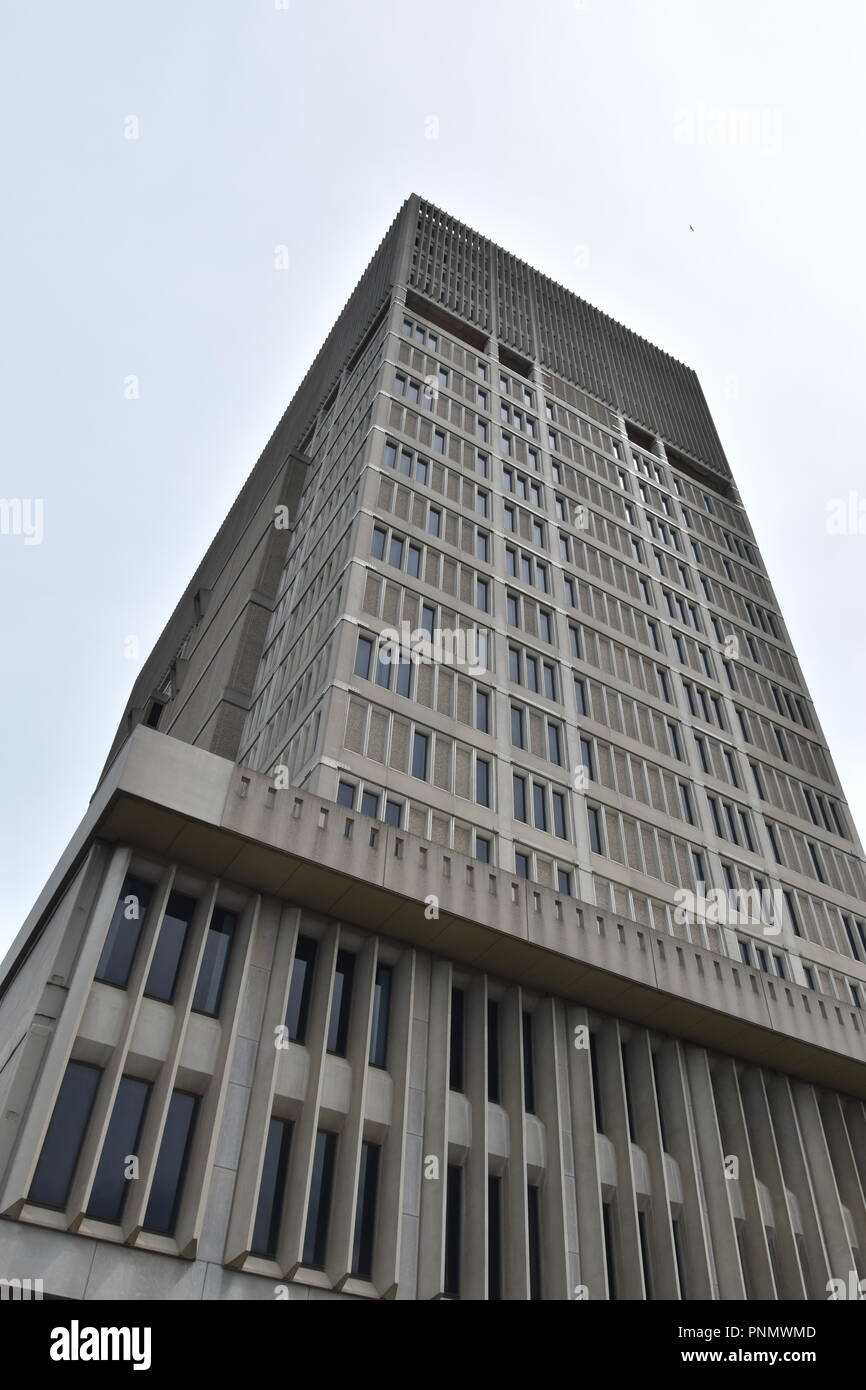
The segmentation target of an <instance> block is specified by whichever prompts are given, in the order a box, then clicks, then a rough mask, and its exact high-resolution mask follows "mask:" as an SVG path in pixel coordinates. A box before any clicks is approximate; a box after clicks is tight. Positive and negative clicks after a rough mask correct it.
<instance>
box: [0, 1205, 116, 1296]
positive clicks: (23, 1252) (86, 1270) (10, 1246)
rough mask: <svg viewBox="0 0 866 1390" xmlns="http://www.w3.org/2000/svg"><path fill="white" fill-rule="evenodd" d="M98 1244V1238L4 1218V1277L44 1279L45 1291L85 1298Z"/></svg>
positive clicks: (0, 1237) (0, 1268)
mask: <svg viewBox="0 0 866 1390" xmlns="http://www.w3.org/2000/svg"><path fill="white" fill-rule="evenodd" d="M96 1248H97V1247H96V1242H95V1241H92V1240H86V1239H85V1238H84V1237H79V1238H77V1239H76V1240H70V1239H69V1236H68V1235H67V1234H66V1232H65V1231H46V1230H43V1229H42V1228H40V1227H39V1226H31V1225H30V1224H29V1223H26V1222H21V1223H19V1222H16V1221H0V1278H2V1279H31V1280H34V1279H41V1280H42V1291H43V1293H46V1294H53V1295H54V1296H55V1297H57V1298H84V1296H85V1294H84V1291H85V1289H86V1287H87V1280H88V1277H89V1274H90V1268H91V1265H92V1263H93V1256H94V1254H95V1251H96Z"/></svg>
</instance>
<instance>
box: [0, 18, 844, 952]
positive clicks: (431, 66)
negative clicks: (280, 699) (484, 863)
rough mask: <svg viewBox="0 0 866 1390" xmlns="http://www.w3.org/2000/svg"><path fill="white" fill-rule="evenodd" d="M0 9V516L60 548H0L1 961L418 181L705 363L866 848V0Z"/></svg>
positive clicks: (536, 261) (15, 543)
mask: <svg viewBox="0 0 866 1390" xmlns="http://www.w3.org/2000/svg"><path fill="white" fill-rule="evenodd" d="M2 16H3V18H2V27H3V30H4V33H3V35H2V57H0V142H2V189H3V193H4V195H5V198H4V202H5V208H4V214H3V218H2V221H0V280H2V286H0V288H2V303H3V306H4V312H3V318H4V332H3V334H2V363H0V393H2V402H0V407H2V410H0V419H2V434H3V449H2V454H0V460H2V465H0V468H2V471H0V496H2V497H6V498H31V499H43V503H44V538H43V540H42V543H41V544H40V545H29V546H28V545H25V544H24V538H23V537H22V536H20V535H19V536H16V535H8V534H6V535H0V602H2V610H0V621H2V643H3V656H4V679H3V681H2V684H0V701H2V720H0V729H2V741H3V742H2V751H3V773H4V776H3V780H2V787H3V795H2V803H3V804H2V826H0V846H2V856H3V860H2V866H0V892H2V898H0V954H2V951H3V949H4V948H5V945H6V944H8V940H9V939H11V937H12V935H13V934H14V933H15V931H17V929H18V927H19V926H20V923H21V921H22V920H23V918H24V916H25V915H26V913H27V911H28V910H29V908H30V906H31V905H32V903H33V901H34V899H35V897H36V896H37V894H38V892H39V891H40V890H41V888H42V886H43V884H44V881H45V879H46V877H47V876H48V874H49V872H50V870H51V869H52V867H53V865H54V863H55V862H56V860H57V858H58V857H59V855H60V853H61V851H62V849H63V847H64V845H65V844H66V842H67V840H68V839H69V837H70V835H71V833H72V831H73V829H74V827H75V825H76V824H77V822H78V821H79V819H80V817H81V816H82V814H83V813H84V811H85V809H86V806H87V801H88V799H89V797H90V795H91V794H92V792H93V789H94V786H95V782H96V778H97V776H98V773H99V771H100V768H101V766H102V763H103V760H104V758H105V756H106V753H107V751H108V747H109V744H110V742H111V738H112V736H113V733H114V729H115V726H116V723H117V721H118V719H119V717H120V714H121V712H122V710H123V707H124V703H125V700H126V698H127V694H128V691H129V687H130V685H131V683H132V680H133V678H134V676H135V674H136V670H137V669H138V668H137V666H136V665H135V664H134V663H132V662H130V661H129V660H127V659H126V658H125V656H124V642H125V639H126V638H127V637H129V636H135V637H137V638H138V639H139V642H140V644H141V650H142V653H146V652H147V651H148V650H149V649H150V647H151V645H152V644H153V642H154V641H155V639H156V637H157V636H158V634H159V632H160V630H161V628H162V626H163V624H164V622H165V620H166V619H167V617H168V615H169V613H170V612H171V609H172V607H173V605H174V603H175V601H176V600H177V598H178V597H179V595H180V593H181V591H182V590H183V588H184V586H185V585H186V583H187V581H188V579H189V577H190V575H191V573H192V571H193V570H194V568H195V567H196V565H197V564H198V561H199V559H200V558H201V556H202V554H203V552H204V550H205V548H206V546H207V545H208V543H209V541H210V540H211V538H212V536H213V534H214V532H215V531H216V529H217V527H218V525H219V523H220V522H221V521H222V519H223V516H224V515H225V512H226V510H227V508H228V506H229V503H230V502H231V500H232V499H233V498H234V496H235V494H236V493H237V491H238V489H239V487H240V486H241V484H242V482H243V480H244V478H245V476H246V474H247V472H248V471H249V469H250V468H251V467H252V465H253V463H254V462H255V460H256V458H257V457H258V455H259V453H260V451H261V449H262V447H263V445H264V443H265V441H266V440H267V438H268V436H269V435H270V433H271V431H272V429H273V427H274V425H275V424H276V422H277V419H278V418H279V416H280V415H281V413H282V411H283V410H284V408H285V406H286V404H287V403H288V401H289V399H290V398H291V396H292V394H293V392H294V390H295V387H296V386H297V384H298V382H299V381H300V380H301V378H302V376H303V374H304V372H305V370H306V368H307V367H308V365H309V363H310V361H311V360H312V358H313V356H314V354H315V352H316V350H317V348H318V347H319V345H320V343H321V341H322V339H323V338H324V336H325V334H326V333H327V331H328V329H329V328H330V326H331V324H332V322H333V321H334V319H335V317H336V316H337V314H338V312H339V310H340V308H341V306H342V304H343V303H344V301H345V300H346V298H347V297H348V295H349V293H350V291H351V289H352V287H353V286H354V284H355V283H356V281H357V279H358V277H359V275H360V274H361V272H362V270H363V268H364V266H365V264H366V262H367V261H368V259H369V257H370V256H371V254H372V252H373V250H374V248H375V246H376V245H377V243H378V241H379V240H380V238H381V236H382V235H383V233H384V231H385V230H386V228H387V226H388V224H389V223H390V221H391V219H392V218H393V216H394V214H395V213H396V211H397V209H398V207H399V205H400V203H401V202H402V201H403V199H404V198H405V197H406V195H407V194H409V193H410V192H413V191H414V192H418V193H421V194H423V195H424V196H426V197H428V198H430V199H431V200H433V201H434V202H436V203H438V204H439V205H440V206H442V207H443V208H445V209H447V210H448V211H449V212H451V213H453V214H454V215H455V216H457V217H459V218H460V219H462V220H463V221H465V222H467V223H469V224H470V225H471V226H473V227H475V228H477V229H478V230H479V231H481V232H483V233H484V234H485V235H487V236H489V237H491V238H492V239H494V240H495V241H497V242H499V243H500V244H501V245H503V246H505V247H507V248H508V249H509V250H511V251H513V252H515V253H516V254H517V255H518V256H520V257H522V258H524V259H525V260H527V261H529V262H530V263H531V264H533V265H535V266H537V267H539V268H540V269H541V270H543V271H544V272H546V273H547V274H549V275H551V276H552V277H553V278H554V279H556V280H558V281H560V282H561V283H562V284H564V285H567V286H569V287H570V288H572V289H574V290H575V291H576V292H577V293H578V294H581V295H583V296H584V297H585V298H586V299H588V300H590V301H591V302H592V303H593V304H596V305H598V306H599V307H600V308H602V309H604V310H605V311H606V312H608V313H610V314H611V315H613V316H614V317H615V318H617V319H619V320H620V321H621V322H623V323H625V324H627V325H628V326H629V327H630V328H633V329H635V330H636V331H637V332H639V333H641V334H643V335H644V336H645V337H647V338H649V339H650V340H651V341H652V342H654V343H657V344H658V345H659V346H661V347H663V348H664V349H665V350H666V351H668V352H670V353H672V354H673V355H674V356H676V357H678V358H680V359H681V360H683V361H685V362H688V363H689V364H690V365H691V366H693V367H695V369H696V370H697V372H698V374H699V376H700V378H701V381H702V384H703V387H704V390H705V392H706V395H707V397H708V400H709V403H710V409H711V410H712V412H713V415H714V417H715V420H716V423H717V426H718V429H719V433H720V435H721V438H722V443H723V445H724V447H725V449H726V451H727V454H728V457H729V459H730V461H731V464H732V467H733V470H734V473H735V476H736V480H737V483H738V485H739V488H740V490H741V493H742V495H743V498H744V501H745V503H746V505H747V507H748V509H749V511H750V514H751V519H752V523H753V526H754V529H755V532H756V534H757V538H758V541H759V544H760V545H761V547H762V549H763V554H764V558H765V560H766V563H767V566H768V569H769V573H770V576H771V579H772V581H773V583H774V585H775V588H776V592H777V594H778V596H779V600H780V603H781V606H782V611H783V613H784V615H785V619H786V621H787V623H788V625H789V628H790V630H791V632H792V634H793V639H794V642H795V645H796V647H797V649H798V651H799V655H800V660H801V663H802V666H803V669H804V671H805V675H806V679H807V681H808V683H809V686H810V689H811V692H812V695H813V698H814V700H815V702H816V706H817V710H818V714H819V717H820V718H821V720H822V722H823V726H824V730H825V733H826V735H827V737H828V740H829V743H830V748H831V751H832V753H833V755H834V758H835V761H836V765H837V768H838V769H839V772H840V775H841V778H842V783H843V786H844V788H845V790H846V792H847V795H848V798H849V802H850V804H851V806H852V809H853V812H854V816H855V819H856V820H857V822H858V824H859V827H860V828H861V832H862V830H863V829H864V828H866V729H864V709H863V706H864V701H863V695H862V692H863V689H864V685H866V657H864V641H863V608H864V605H863V599H864V593H863V591H864V580H866V468H864V444H863V434H864V429H866V426H864V421H863V420H861V418H860V412H861V409H862V406H861V401H862V397H863V369H864V362H866V352H864V324H866V270H864V265H866V262H864V256H863V244H864V223H866V216H864V212H866V208H864V203H866V195H864V180H863V133H864V124H866V122H864V105H866V98H864V84H863V79H862V62H863V52H864V37H866V35H864V28H866V18H864V16H866V7H864V6H863V5H862V4H861V3H859V2H858V3H855V2H854V0H845V2H843V0H824V3H823V4H821V5H816V4H814V3H813V2H812V3H805V0H579V2H578V3H574V0H533V3H532V4H527V3H525V0H523V3H518V0H436V3H435V4H428V5H425V4H414V3H411V0H285V3H284V0H276V4H275V0H184V3H178V0H148V3H146V4H141V3H136V4H132V3H129V0H90V3H84V4H71V3H69V0H40V3H39V4H26V3H25V4H22V3H20V0H19V3H15V0H6V3H5V5H3V8H2ZM129 117H135V118H137V122H138V135H139V138H138V139H137V140H131V139H127V138H125V134H126V133H130V132H131V131H132V130H133V127H132V125H131V124H130V123H129V122H128V118H129ZM434 117H435V118H436V120H435V123H434V122H433V121H432V120H431V118H434ZM431 135H435V136H436V138H429V137H430V136H431ZM690 226H691V227H693V228H694V231H691V230H690ZM280 246H285V247H287V248H288V261H289V264H288V269H284V270H278V269H276V268H275V247H280ZM133 375H134V376H136V377H138V379H139V382H140V396H139V399H137V400H128V399H125V396H124V380H125V378H127V377H129V376H133ZM849 493H850V494H853V495H854V497H853V511H852V518H851V522H850V524H849V527H848V534H842V535H831V534H828V531H827V507H828V503H830V502H832V500H833V499H834V498H847V497H848V494H849ZM858 504H859V505H862V507H863V512H864V516H863V521H862V530H863V534H858V533H857V521H858V516H857V511H856V507H857V505H858Z"/></svg>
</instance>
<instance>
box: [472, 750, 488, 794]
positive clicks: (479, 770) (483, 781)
mask: <svg viewBox="0 0 866 1390" xmlns="http://www.w3.org/2000/svg"><path fill="white" fill-rule="evenodd" d="M475 800H476V801H477V803H478V805H479V806H489V805H490V764H489V762H487V760H486V758H479V757H478V756H477V755H476V758H475Z"/></svg>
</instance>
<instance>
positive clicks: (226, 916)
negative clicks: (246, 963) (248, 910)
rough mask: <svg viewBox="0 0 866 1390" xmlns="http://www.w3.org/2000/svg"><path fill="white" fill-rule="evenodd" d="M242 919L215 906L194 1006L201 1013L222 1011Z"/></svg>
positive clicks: (205, 944)
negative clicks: (235, 936)
mask: <svg viewBox="0 0 866 1390" xmlns="http://www.w3.org/2000/svg"><path fill="white" fill-rule="evenodd" d="M237 923H238V919H237V917H236V916H235V914H234V913H233V912H227V911H226V909H225V908H224V907H215V908H214V910H213V915H212V917H211V919H210V926H209V927H208V931H207V937H206V938H205V943H204V955H203V956H202V962H201V967H200V969H199V972H198V980H197V981H196V986H195V995H194V996H193V1001H192V1006H193V1008H194V1010H195V1011H196V1013H199V1014H218V1013H219V1008H220V1000H221V999H222V992H223V985H224V984H225V978H226V968H227V966H228V963H229V953H230V951H231V946H232V938H233V936H234V931H235V927H236V926H237Z"/></svg>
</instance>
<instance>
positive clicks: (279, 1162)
mask: <svg viewBox="0 0 866 1390" xmlns="http://www.w3.org/2000/svg"><path fill="white" fill-rule="evenodd" d="M291 1143H292V1124H291V1121H290V1120H278V1119H277V1118H276V1116H272V1117H271V1122H270V1124H269V1126H268V1142H267V1144H266V1146H265V1161H264V1165H263V1167H262V1180H261V1183H260V1184H259V1201H258V1206H257V1207H256V1221H255V1225H254V1227H253V1241H252V1246H251V1247H250V1248H251V1250H252V1252H253V1254H254V1255H275V1254H276V1253H277V1240H278V1239H279V1234H280V1220H281V1218H282V1214H283V1199H284V1197H285V1193H286V1174H287V1172H288V1167H289V1149H290V1147H291Z"/></svg>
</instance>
